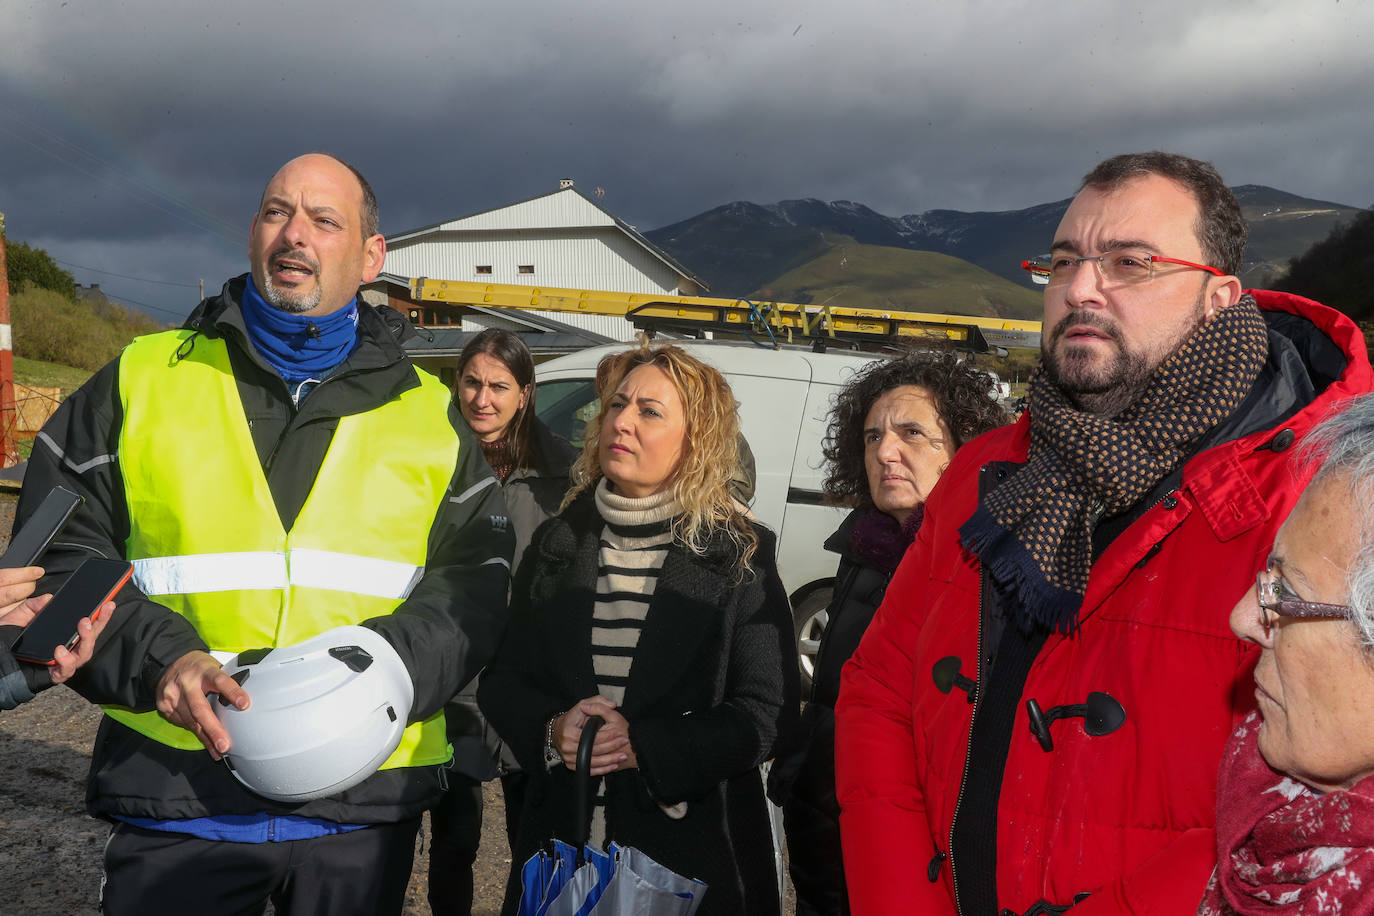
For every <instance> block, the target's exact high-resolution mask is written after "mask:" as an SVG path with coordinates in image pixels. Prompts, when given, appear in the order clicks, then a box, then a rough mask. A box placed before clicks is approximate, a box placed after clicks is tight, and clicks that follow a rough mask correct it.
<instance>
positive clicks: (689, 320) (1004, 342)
mask: <svg viewBox="0 0 1374 916" xmlns="http://www.w3.org/2000/svg"><path fill="white" fill-rule="evenodd" d="M410 293H411V297H412V298H414V299H415V300H416V301H438V302H447V303H451V304H455V305H474V306H483V307H487V308H514V309H538V310H541V311H547V312H571V313H580V314H583V315H619V316H621V317H623V318H625V319H627V320H629V321H631V322H633V324H634V326H635V327H636V328H638V329H640V330H645V331H649V332H650V333H652V332H653V331H656V330H665V331H669V330H670V331H676V332H679V333H690V334H701V333H704V332H706V331H732V332H735V333H743V334H746V335H750V336H758V335H762V336H765V337H767V338H768V341H769V345H770V346H774V347H777V346H780V345H782V344H784V343H810V344H812V345H813V346H817V347H819V348H823V347H824V346H825V344H826V343H828V342H830V343H841V342H846V343H847V344H848V345H851V346H852V345H858V346H859V347H860V348H864V349H869V348H874V347H882V346H884V345H886V344H890V343H892V342H894V340H896V339H901V338H907V339H909V338H916V337H924V338H935V339H940V340H946V341H949V342H950V343H952V344H953V345H954V346H956V347H959V348H961V349H967V350H972V351H973V352H975V353H987V352H1004V351H1005V350H1007V349H1008V348H1013V347H1016V348H1029V349H1039V347H1040V322H1038V321H1018V320H1013V319H1007V318H981V317H977V316H973V315H937V314H932V313H927V312H904V311H895V310H894V311H887V310H880V309H863V308H848V307H845V306H834V305H800V304H797V303H792V302H753V301H750V300H748V299H713V298H709V297H705V296H665V295H657V294H646V293H616V292H606V291H601V290H585V289H580V290H579V289H559V288H550V287H546V286H517V285H514V284H506V283H473V282H469V281H464V280H435V279H432V278H430V277H416V278H413V279H411V281H410Z"/></svg>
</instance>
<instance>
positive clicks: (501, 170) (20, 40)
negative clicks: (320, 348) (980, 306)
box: [0, 0, 1374, 311]
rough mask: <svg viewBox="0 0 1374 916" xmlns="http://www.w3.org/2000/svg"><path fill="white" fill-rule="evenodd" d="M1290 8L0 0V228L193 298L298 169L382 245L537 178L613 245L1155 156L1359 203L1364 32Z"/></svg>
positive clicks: (958, 196) (162, 302) (1367, 10)
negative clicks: (609, 232)
mask: <svg viewBox="0 0 1374 916" xmlns="http://www.w3.org/2000/svg"><path fill="white" fill-rule="evenodd" d="M197 7H201V8H197ZM1292 10H1293V6H1292V5H1291V4H1290V3H1283V2H1267V3H1231V2H1222V0H1203V2H1182V0H1162V2H1157V3H1153V4H1151V5H1150V7H1149V9H1148V11H1145V10H1143V9H1132V8H1123V7H1118V6H1112V5H1106V6H1104V5H1102V4H1090V3H1087V2H1086V0H1066V2H1063V3H1058V4H1045V3H1043V2H1038V3H1033V4H1032V3H997V4H993V3H988V2H972V3H968V4H961V5H949V4H940V5H936V4H933V3H917V4H911V3H909V2H903V3H899V2H889V0H852V2H850V3H847V4H834V3H819V2H800V3H787V4H778V3H774V4H769V5H768V6H767V7H766V8H763V9H758V10H755V9H751V8H749V5H748V4H741V3H739V2H738V0H735V2H731V3H726V2H722V0H704V2H697V3H693V4H690V5H682V6H679V7H678V8H675V9H673V10H669V11H664V10H660V9H658V8H656V7H652V6H649V7H646V6H644V5H643V4H642V3H626V2H617V3H601V4H583V5H580V6H578V7H576V8H574V9H572V10H571V11H570V10H569V9H568V8H567V7H566V6H565V5H562V4H555V3H552V2H548V0H539V2H524V3H511V4H505V5H500V6H499V7H498V5H495V4H484V5H481V7H480V8H478V7H477V5H454V4H449V3H443V2H439V0H431V2H423V3H409V4H407V3H397V4H390V5H387V6H385V7H383V6H380V5H379V6H375V7H372V8H364V7H363V6H362V5H361V4H356V3H355V4H350V5H347V6H345V5H341V4H338V3H336V2H328V3H326V2H322V0H298V2H296V3H293V4H289V5H280V4H266V3H260V2H240V3H235V4H218V5H214V6H210V5H206V4H172V5H167V4H155V3H153V2H151V0H129V2H126V3H123V4H119V5H111V4H105V3H100V2H96V0H70V2H68V3H66V4H63V5H58V4H50V3H43V2H39V0H34V2H31V3H28V4H22V3H16V2H14V0H0V16H3V18H4V21H6V24H7V31H8V32H9V35H8V36H7V47H6V53H5V54H4V55H0V166H3V168H0V175H3V176H4V177H3V179H0V180H2V181H3V186H2V187H0V193H2V196H0V210H3V211H4V212H5V213H6V216H7V220H8V223H9V227H10V234H11V236H12V237H14V238H22V239H28V240H30V241H33V242H35V243H38V244H43V245H44V246H45V247H48V248H49V250H51V251H53V252H54V253H55V254H56V255H57V256H58V257H60V258H62V259H63V260H67V261H69V262H73V263H78V264H83V265H85V266H89V267H95V268H99V269H103V270H106V271H110V272H115V273H123V274H129V275H135V276H140V277H148V278H152V279H159V280H163V281H165V282H188V281H189V282H190V283H192V284H194V283H195V282H196V280H197V279H198V278H200V277H205V279H206V283H207V287H211V288H217V287H218V285H219V282H220V281H221V280H222V279H223V278H224V276H226V275H228V274H229V273H233V272H236V271H238V270H241V269H243V266H244V263H245V258H244V251H245V247H246V237H247V231H248V224H249V221H250V220H251V218H252V214H253V212H254V209H255V207H256V203H257V198H258V194H259V193H260V191H261V189H262V186H263V184H264V183H265V182H266V180H267V179H268V178H269V177H270V175H271V173H272V172H273V171H274V170H275V169H276V168H277V167H278V166H279V165H280V164H281V163H282V162H284V161H285V160H286V159H288V158H290V157H291V156H293V155H296V154H298V153H300V152H303V151H306V150H311V149H325V150H330V151H333V152H336V153H338V154H339V155H341V156H343V157H345V158H347V159H349V160H350V161H352V162H353V163H354V164H355V165H357V166H358V167H359V168H361V169H362V170H363V172H364V173H365V174H367V175H368V177H369V178H370V179H371V181H372V182H373V184H374V186H375V187H376V190H377V192H378V196H379V197H380V199H381V203H382V225H383V229H384V231H387V232H397V231H400V230H403V229H408V228H413V227H416V226H420V225H426V224H430V223H434V222H438V221H441V220H445V219H450V218H453V217H455V216H459V215H462V214H464V213H468V212H471V211H474V210H480V209H486V208H489V207H496V206H500V205H502V204H505V203H509V202H511V201H514V200H521V199H524V198H527V197H531V196H534V195H536V194H541V193H545V192H547V191H549V190H552V189H553V188H555V187H556V183H557V180H558V179H559V178H563V177H571V178H575V179H576V180H577V183H578V186H579V187H582V188H584V189H591V188H594V187H597V186H600V187H602V188H604V189H605V190H606V197H605V198H604V203H605V205H606V206H607V208H608V209H610V210H611V211H612V212H615V213H616V214H617V215H619V216H621V217H622V218H624V219H626V220H627V221H629V222H631V223H634V224H636V225H638V226H639V227H640V228H641V229H651V228H654V227H657V226H661V225H665V224H667V223H671V222H675V221H678V220H680V219H684V218H687V217H689V216H692V215H694V214H696V213H698V212H701V211H702V210H705V209H708V208H711V207H714V206H717V205H719V204H722V203H725V202H728V201H730V200H735V199H748V200H753V201H756V202H762V203H767V202H772V201H776V200H780V199H784V198H793V197H819V198H822V199H850V200H855V201H859V202H861V203H864V204H867V205H868V206H870V207H873V208H874V209H876V210H878V211H880V212H883V213H887V214H890V215H901V214H905V213H913V212H921V211H924V210H927V209H933V208H955V209H963V210H974V209H1014V208H1020V207H1026V206H1031V205H1034V204H1037V203H1043V202H1046V201H1051V200H1057V199H1061V198H1064V197H1066V196H1069V195H1070V194H1071V193H1072V192H1073V190H1074V188H1075V187H1076V184H1077V181H1078V178H1079V176H1081V175H1082V174H1083V173H1084V172H1085V171H1087V170H1088V169H1089V168H1090V167H1091V166H1092V165H1093V164H1094V163H1095V162H1096V161H1097V160H1098V159H1100V158H1102V157H1103V156H1106V155H1110V154H1112V153H1116V152H1120V151H1123V150H1129V149H1141V148H1156V147H1160V148H1166V149H1175V150H1180V151H1184V152H1188V153H1191V154H1194V155H1200V156H1203V157H1207V158H1211V159H1213V160H1214V161H1215V162H1216V163H1217V165H1218V167H1219V168H1220V169H1221V170H1222V172H1223V174H1224V175H1226V177H1227V178H1228V180H1230V181H1232V182H1233V183H1237V184H1239V183H1261V184H1269V185H1272V186H1275V187H1280V188H1283V189H1284V190H1288V191H1291V192H1294V193H1297V194H1302V195H1305V196H1309V197H1316V198H1323V199H1330V200H1335V201H1337V202H1341V203H1348V204H1353V205H1368V204H1371V203H1374V174H1371V170H1370V169H1369V168H1368V167H1367V151H1368V150H1369V149H1371V148H1374V119H1371V118H1369V117H1368V116H1367V114H1368V102H1367V95H1368V88H1367V87H1368V85H1369V77H1370V65H1369V64H1368V63H1367V62H1366V61H1367V58H1368V55H1367V53H1366V50H1365V48H1366V46H1367V45H1368V44H1369V39H1370V37H1371V36H1370V23H1371V21H1374V8H1372V7H1371V5H1370V4H1360V3H1350V2H1345V3H1334V2H1332V3H1325V2H1323V3H1320V4H1311V5H1305V6H1304V7H1302V15H1301V16H1300V17H1299V16H1295V15H1293V13H1292ZM77 274H78V278H79V279H81V280H83V281H84V282H91V281H97V282H102V284H103V285H105V286H107V287H108V288H110V289H114V290H116V291H118V292H121V293H125V294H126V295H127V297H128V298H132V299H139V300H142V301H146V302H149V303H155V304H158V305H159V306H161V307H164V308H169V309H176V308H180V309H181V310H182V311H184V310H185V309H186V308H188V307H189V306H190V304H192V303H191V302H190V301H189V300H190V299H193V298H194V293H192V294H191V295H190V296H189V297H188V296H187V292H186V290H184V289H176V288H161V287H156V286H152V285H142V286H140V285H137V284H134V283H132V282H128V281H124V280H116V279H114V278H109V277H105V278H102V277H101V276H99V275H96V274H94V273H85V274H83V273H82V272H81V271H77Z"/></svg>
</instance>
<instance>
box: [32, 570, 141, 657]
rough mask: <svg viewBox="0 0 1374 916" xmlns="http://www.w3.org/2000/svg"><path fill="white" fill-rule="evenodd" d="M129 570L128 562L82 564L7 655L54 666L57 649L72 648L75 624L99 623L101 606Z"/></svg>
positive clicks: (112, 593)
mask: <svg viewBox="0 0 1374 916" xmlns="http://www.w3.org/2000/svg"><path fill="white" fill-rule="evenodd" d="M133 570H134V567H133V564H132V563H129V562H126V561H124V560H107V559H105V558H103V557H93V558H91V559H89V560H87V561H86V562H84V563H82V564H81V566H79V567H78V568H77V570H76V572H74V573H72V575H71V577H70V578H69V579H67V582H66V584H64V585H63V586H62V587H61V588H59V589H58V590H57V594H55V595H53V597H52V600H51V601H50V602H48V605H47V607H45V608H43V610H42V611H40V612H39V613H38V616H37V617H35V618H34V619H33V620H32V621H30V623H29V625H28V626H26V627H25V628H24V632H23V633H21V634H20V635H19V639H18V640H16V641H15V643H14V646H13V647H12V648H11V649H10V652H11V653H12V654H13V655H14V657H15V658H17V659H19V660H20V661H24V662H30V663H32V664H36V665H56V664H57V658H56V655H55V653H56V651H57V647H58V646H63V647H64V648H66V649H68V650H70V649H71V648H72V647H73V646H75V645H76V643H77V640H78V639H80V636H81V634H80V632H79V631H78V629H77V624H78V623H79V622H80V621H81V619H82V618H84V617H89V618H91V620H92V622H94V621H97V620H100V619H101V617H100V611H101V610H102V607H103V605H104V604H105V602H107V601H109V600H110V599H111V598H113V597H114V594H115V592H117V591H119V589H120V588H121V587H122V586H123V585H124V583H125V582H127V581H129V576H130V575H131V574H132V573H133Z"/></svg>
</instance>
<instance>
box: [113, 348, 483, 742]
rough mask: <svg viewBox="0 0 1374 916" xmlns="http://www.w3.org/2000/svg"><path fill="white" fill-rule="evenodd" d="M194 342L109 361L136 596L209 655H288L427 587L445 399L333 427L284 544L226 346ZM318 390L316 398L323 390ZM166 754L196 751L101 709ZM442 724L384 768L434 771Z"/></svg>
mask: <svg viewBox="0 0 1374 916" xmlns="http://www.w3.org/2000/svg"><path fill="white" fill-rule="evenodd" d="M189 336H191V332H189V331H168V332H165V333H162V334H154V335H151V336H148V337H141V338H138V339H137V340H135V341H134V342H133V343H132V344H130V345H129V346H128V347H127V348H125V350H124V353H123V355H122V356H121V357H120V364H119V396H120V402H121V404H122V405H123V410H124V419H123V424H122V426H121V428H120V442H119V464H120V473H121V476H122V478H123V481H124V493H125V499H126V500H127V502H128V506H129V517H130V520H131V530H130V532H129V540H128V542H127V544H126V547H125V556H127V557H128V559H130V560H131V561H133V563H134V569H135V573H134V577H135V582H136V583H137V585H138V586H139V588H140V589H142V590H143V592H144V593H145V594H147V595H149V596H153V597H155V598H156V600H157V601H158V602H159V603H161V604H164V605H166V606H167V607H169V608H171V609H172V610H174V611H176V612H177V613H179V614H182V615H183V616H185V617H186V618H187V619H188V620H189V621H190V622H191V624H192V625H193V626H194V627H195V628H196V631H197V632H198V633H199V634H200V636H201V638H202V639H204V640H205V642H206V644H207V645H209V646H210V647H211V649H212V650H219V651H224V652H240V651H242V650H244V649H254V648H264V647H275V646H288V645H292V644H294V643H298V642H302V641H303V640H305V639H308V638H309V637H311V636H313V635H315V634H316V633H319V632H322V631H323V630H327V629H330V628H332V627H336V626H342V625H344V624H351V623H359V622H361V621H363V620H366V619H368V618H370V617H377V616H381V615H384V614H389V613H391V612H392V611H393V610H395V609H396V607H397V606H398V605H399V604H400V603H401V601H402V600H404V599H405V597H406V596H407V595H408V594H410V590H411V589H412V588H413V587H414V585H415V583H416V582H417V581H418V580H419V577H420V575H421V573H422V572H423V568H424V563H425V556H426V552H427V548H428V541H429V530H430V527H431V526H432V524H433V521H434V516H435V515H436V513H437V512H438V509H439V506H440V505H441V504H442V501H443V500H444V498H445V496H446V494H447V490H448V485H449V482H450V480H451V479H452V476H453V470H454V467H455V464H456V462H457V455H458V436H457V433H455V432H454V430H453V427H452V426H451V425H450V423H449V421H448V406H449V403H450V398H451V394H450V393H449V391H448V389H447V388H446V387H445V386H444V385H443V384H442V383H441V382H439V380H438V379H436V378H434V377H433V376H431V375H429V374H428V373H425V372H422V371H420V370H416V374H417V377H418V379H419V381H420V385H419V386H418V387H416V388H412V389H410V390H408V391H405V392H404V393H402V394H401V395H399V396H398V397H395V398H393V399H392V400H391V401H388V402H387V403H386V404H384V405H382V406H380V407H377V408H375V409H373V410H370V411H368V412H366V413H361V414H356V415H353V416H347V417H342V418H340V419H339V421H338V427H337V429H335V431H334V434H333V438H332V440H331V442H330V445H329V449H328V451H327V453H326V454H325V458H324V461H323V463H322V464H321V466H320V469H319V472H318V474H317V475H316V477H315V482H314V484H313V485H312V487H311V489H310V494H309V496H308V497H307V498H306V500H305V504H304V506H303V507H302V508H301V511H300V514H299V515H298V516H297V518H296V521H295V523H294V525H293V526H292V529H291V531H290V532H287V531H285V530H284V529H283V528H282V524H281V520H280V518H279V517H278V516H277V512H276V506H275V503H274V502H273V499H272V493H271V490H270V488H269V487H268V484H267V479H266V477H265V476H264V474H263V471H262V465H261V464H260V462H259V460H258V456H257V450H256V449H255V447H254V445H253V438H252V432H251V430H250V429H249V426H248V421H247V418H246V417H245V415H244V410H243V404H242V402H241V401H240V399H239V394H238V386H237V383H236V382H235V380H234V376H233V371H232V369H231V367H230V364H229V354H228V350H227V349H226V346H225V344H224V341H223V340H219V339H213V338H208V337H205V336H203V335H197V336H196V338H195V340H194V342H193V345H189V353H188V354H187V355H186V356H185V357H184V358H181V359H178V358H177V352H178V348H179V347H181V346H182V345H183V343H184V342H185V341H186V339H187V338H188V337H189ZM326 384H327V383H326ZM105 711H106V712H107V713H108V714H109V715H110V716H111V717H112V718H114V719H116V720H117V721H119V722H122V723H123V724H125V725H127V726H129V727H130V728H133V729H135V730H136V731H138V732H140V733H142V734H144V735H146V736H148V737H150V738H153V739H154V740H157V741H160V742H162V743H163V744H167V745H170V746H172V747H178V748H183V749H186V750H197V749H200V748H201V747H202V745H201V743H200V741H199V740H197V739H196V738H195V736H194V735H192V734H191V733H190V732H189V731H186V730H185V729H182V728H180V727H178V726H175V725H172V724H171V723H170V722H168V721H167V720H166V719H165V718H163V717H162V716H161V715H160V714H159V713H157V712H145V713H136V712H133V711H132V710H129V709H125V708H122V707H106V710H105ZM450 754H451V750H450V748H449V746H448V741H447V738H446V737H445V734H444V718H443V713H442V712H440V713H436V714H435V715H434V716H431V717H430V718H429V719H426V720H424V721H423V722H415V723H412V724H411V725H410V726H408V727H407V728H406V730H405V733H404V734H403V736H402V738H401V744H400V747H398V748H397V749H396V751H395V753H393V754H392V755H391V756H390V757H389V758H388V759H387V760H386V762H385V763H383V764H382V768H383V769H387V768H392V767H398V766H422V765H426V764H430V763H442V762H444V761H445V760H447V759H448V758H449V756H450Z"/></svg>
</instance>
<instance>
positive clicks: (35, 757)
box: [0, 491, 510, 916]
mask: <svg viewBox="0 0 1374 916" xmlns="http://www.w3.org/2000/svg"><path fill="white" fill-rule="evenodd" d="M16 499H17V496H16V495H15V493H14V492H12V491H0V551H3V548H4V547H5V546H7V545H8V544H9V532H10V526H11V525H12V524H13V521H14V506H15V502H16ZM99 721H100V710H99V708H97V707H95V706H92V705H90V704H89V703H87V702H86V701H85V700H83V699H81V698H80V697H79V696H77V695H76V694H75V693H72V692H71V691H70V690H67V689H65V688H62V687H58V688H54V689H52V690H46V691H44V692H43V693H40V694H39V695H38V698H37V699H35V700H34V701H32V702H30V703H26V704H24V705H23V706H21V707H19V708H18V709H14V710H11V711H9V712H7V713H5V714H4V715H0V914H3V916H21V914H22V916H87V914H95V913H98V912H99V911H98V909H97V907H98V902H99V900H100V872H101V868H100V865H101V850H102V848H103V846H104V843H105V837H106V835H107V834H108V832H109V825H108V824H106V823H105V822H104V821H99V820H96V819H94V818H92V817H89V816H88V815H87V814H86V808H85V785H86V770H87V769H88V767H89V766H90V762H91V740H92V739H93V738H94V737H95V728H96V723H98V722H99ZM504 812H505V809H504V808H503V806H502V804H501V790H500V783H495V782H493V783H488V784H487V786H486V810H485V811H484V813H483V822H482V852H481V854H480V855H479V856H478V858H477V863H476V865H475V866H474V881H475V884H476V889H475V900H474V902H473V907H472V913H473V916H496V914H497V913H499V912H500V910H501V894H502V891H503V889H504V887H505V882H506V875H507V874H508V872H509V870H510V850H509V849H508V848H507V845H506V836H505V829H504V825H505V813H504ZM428 830H429V816H428V815H426V816H425V824H424V827H423V828H422V831H421V834H420V838H419V841H418V842H417V843H416V845H415V871H414V873H413V874H412V876H411V879H410V890H409V891H407V893H406V906H405V914H406V916H430V908H429V902H428V900H426V897H425V895H426V892H427V890H428V887H429V880H428V877H427V876H428V873H429V848H428ZM269 912H270V910H269Z"/></svg>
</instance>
